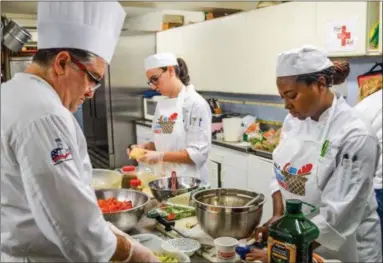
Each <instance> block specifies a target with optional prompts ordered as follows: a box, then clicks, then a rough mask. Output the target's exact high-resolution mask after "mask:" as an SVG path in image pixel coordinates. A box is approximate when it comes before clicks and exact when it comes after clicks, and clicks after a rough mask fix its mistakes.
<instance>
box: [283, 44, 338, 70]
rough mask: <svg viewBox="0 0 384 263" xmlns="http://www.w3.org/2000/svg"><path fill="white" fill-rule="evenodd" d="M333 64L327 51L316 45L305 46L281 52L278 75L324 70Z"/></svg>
mask: <svg viewBox="0 0 384 263" xmlns="http://www.w3.org/2000/svg"><path fill="white" fill-rule="evenodd" d="M331 66H333V63H332V61H330V60H329V58H328V57H327V55H326V53H325V52H324V51H322V50H320V49H319V48H317V47H314V46H309V45H306V46H303V47H300V48H297V49H291V50H288V51H285V52H283V53H280V54H279V56H278V57H277V66H276V76H277V77H286V76H296V75H302V74H309V73H315V72H319V71H322V70H324V69H326V68H329V67H331Z"/></svg>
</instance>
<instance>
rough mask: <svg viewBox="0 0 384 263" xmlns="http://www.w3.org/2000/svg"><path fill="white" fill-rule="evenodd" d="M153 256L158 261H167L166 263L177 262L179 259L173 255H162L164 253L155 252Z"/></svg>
mask: <svg viewBox="0 0 384 263" xmlns="http://www.w3.org/2000/svg"><path fill="white" fill-rule="evenodd" d="M155 256H156V257H157V258H158V259H159V261H160V262H167V263H177V262H179V259H178V258H177V257H174V256H170V255H164V254H156V253H155Z"/></svg>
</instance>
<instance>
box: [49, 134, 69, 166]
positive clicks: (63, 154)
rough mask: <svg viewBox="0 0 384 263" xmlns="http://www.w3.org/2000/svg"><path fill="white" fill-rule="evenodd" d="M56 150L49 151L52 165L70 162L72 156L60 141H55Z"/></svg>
mask: <svg viewBox="0 0 384 263" xmlns="http://www.w3.org/2000/svg"><path fill="white" fill-rule="evenodd" d="M55 143H56V146H57V147H56V148H55V149H53V151H51V159H52V162H53V164H54V165H57V164H60V163H63V162H65V161H69V160H72V154H71V152H70V151H69V149H68V148H66V147H64V144H63V142H62V141H61V139H59V138H57V139H55Z"/></svg>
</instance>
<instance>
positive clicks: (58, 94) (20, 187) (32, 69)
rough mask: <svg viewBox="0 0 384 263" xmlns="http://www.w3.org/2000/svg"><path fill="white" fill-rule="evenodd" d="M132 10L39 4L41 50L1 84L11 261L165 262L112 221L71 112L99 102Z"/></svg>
mask: <svg viewBox="0 0 384 263" xmlns="http://www.w3.org/2000/svg"><path fill="white" fill-rule="evenodd" d="M124 18H125V12H124V9H123V8H122V7H121V6H120V4H119V3H118V2H113V1H110V2H74V1H70V2H64V1H63V2H60V1H58V2H54V1H46V2H39V3H38V10H37V28H38V35H39V41H38V48H39V50H38V51H37V53H36V55H35V56H34V58H33V62H32V64H31V65H30V66H28V68H27V69H26V71H25V73H18V74H16V75H15V76H14V77H13V78H12V79H11V80H9V81H8V82H6V83H3V84H2V85H1V89H0V90H1V261H2V262H57V261H60V262H108V261H110V260H113V261H125V262H157V259H156V257H154V255H153V254H152V253H151V252H150V251H149V250H148V249H146V248H144V247H143V246H142V245H140V244H138V243H137V242H134V241H132V240H131V239H130V237H129V236H128V235H126V234H125V233H122V232H121V231H119V230H118V229H117V228H116V227H114V226H113V225H112V224H110V223H108V222H106V221H105V220H104V219H103V215H102V213H101V211H100V209H99V207H98V205H97V200H96V196H95V193H94V190H93V189H92V187H91V177H92V166H91V163H90V160H89V156H88V154H87V145H86V141H85V138H84V135H83V132H82V131H81V129H80V127H79V125H78V123H77V122H76V120H75V118H74V117H73V115H72V113H71V112H74V111H75V110H76V109H77V107H78V105H79V104H81V103H82V102H83V101H84V100H85V99H86V98H87V97H92V95H93V92H94V90H95V89H96V88H97V87H98V85H99V81H100V79H101V78H102V77H103V76H104V71H105V66H106V63H110V61H111V58H112V55H113V52H114V49H115V45H116V42H117V40H118V38H119V36H120V32H121V28H122V25H123V22H124Z"/></svg>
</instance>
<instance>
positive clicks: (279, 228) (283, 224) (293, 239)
mask: <svg viewBox="0 0 384 263" xmlns="http://www.w3.org/2000/svg"><path fill="white" fill-rule="evenodd" d="M303 203H304V202H302V201H300V200H296V199H289V200H286V205H285V207H286V210H285V214H284V216H282V217H281V218H279V219H278V220H277V221H275V222H274V223H273V224H272V225H271V226H270V227H269V229H268V262H269V263H282V262H289V263H296V262H297V263H312V260H313V247H312V243H313V241H315V240H316V238H318V236H319V229H318V228H317V226H316V225H315V224H314V223H312V221H311V220H309V219H307V218H306V217H305V216H306V215H308V214H306V215H304V214H303V212H302V210H301V208H302V204H303ZM304 204H306V205H308V206H311V207H312V208H313V209H312V211H311V212H310V213H313V212H315V211H317V209H316V208H315V207H314V206H312V205H310V204H307V203H304Z"/></svg>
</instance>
